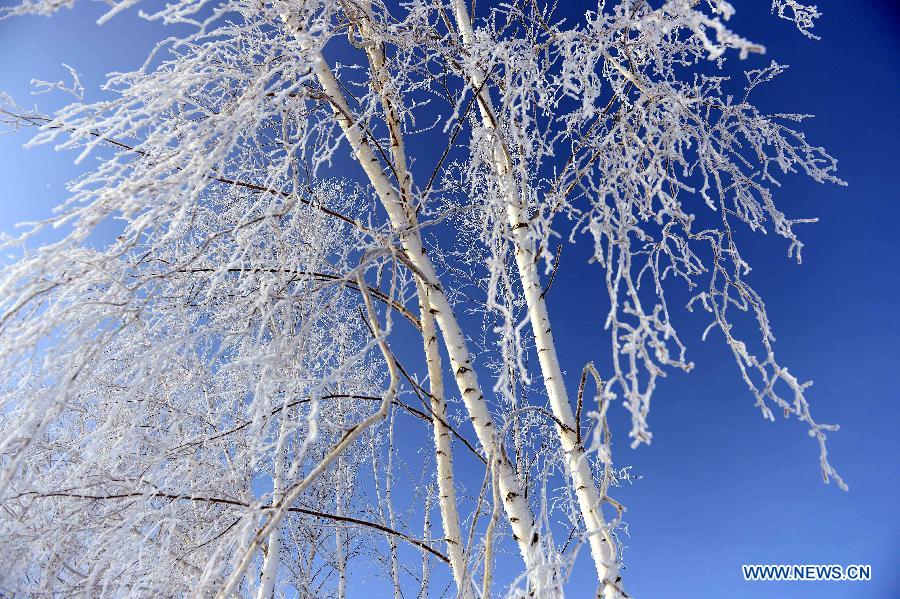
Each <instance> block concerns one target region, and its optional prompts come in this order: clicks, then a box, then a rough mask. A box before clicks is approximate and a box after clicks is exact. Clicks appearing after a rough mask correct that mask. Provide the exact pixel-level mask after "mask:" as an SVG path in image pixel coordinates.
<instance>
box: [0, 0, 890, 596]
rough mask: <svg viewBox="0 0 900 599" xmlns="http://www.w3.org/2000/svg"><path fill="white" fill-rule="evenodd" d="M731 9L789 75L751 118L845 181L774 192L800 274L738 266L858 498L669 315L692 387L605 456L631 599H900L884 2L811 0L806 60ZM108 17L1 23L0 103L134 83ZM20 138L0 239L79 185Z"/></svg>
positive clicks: (581, 277) (776, 249) (694, 318)
mask: <svg viewBox="0 0 900 599" xmlns="http://www.w3.org/2000/svg"><path fill="white" fill-rule="evenodd" d="M733 4H735V6H736V8H737V9H738V12H737V15H736V17H735V19H734V22H733V26H734V28H735V29H736V30H738V31H739V32H740V33H742V34H744V35H745V36H747V37H749V38H750V39H753V40H754V41H759V42H761V43H763V44H765V45H766V46H767V47H768V49H769V56H766V57H762V58H751V59H750V61H749V63H748V65H747V66H758V65H761V64H766V63H767V62H768V60H769V59H770V58H776V59H778V61H779V62H783V63H787V64H789V65H791V69H790V70H789V71H788V72H787V73H786V74H785V75H783V76H782V77H781V78H779V79H778V80H776V82H774V83H773V84H770V85H768V86H767V87H765V89H763V90H761V91H762V95H761V96H760V98H761V103H762V104H763V107H764V108H765V109H768V110H771V111H784V112H809V113H813V114H815V115H817V118H816V119H815V120H813V121H808V122H807V123H806V125H805V126H804V130H805V131H806V132H807V134H808V136H809V138H810V139H811V140H812V141H813V142H814V143H815V144H820V145H823V146H825V147H826V148H828V150H829V151H830V152H831V153H832V154H833V155H834V156H836V157H837V158H838V160H839V161H840V162H839V169H840V172H839V174H840V176H841V177H842V178H844V179H845V180H846V181H848V183H849V187H846V188H839V187H836V186H822V185H818V184H815V183H813V182H811V181H809V180H808V179H804V178H803V177H799V176H798V177H795V178H786V179H785V180H784V185H783V187H782V188H781V189H780V190H779V192H778V193H777V195H776V202H777V203H778V204H779V205H780V207H781V208H782V209H783V210H785V211H786V212H787V213H788V214H790V215H793V216H817V217H819V218H820V222H819V223H818V224H815V225H807V226H804V227H803V228H802V230H801V233H802V238H803V240H804V242H805V243H806V248H805V250H804V261H803V264H802V265H797V264H796V263H794V262H792V261H790V260H788V259H787V258H786V255H785V254H786V247H785V244H784V243H783V241H782V240H781V239H779V238H773V237H767V238H761V237H756V238H753V239H751V243H750V245H749V246H748V255H749V258H750V262H751V263H752V264H755V265H756V268H755V269H754V271H753V273H752V275H751V278H750V280H751V282H752V284H753V285H754V286H756V288H757V289H758V290H759V291H760V292H761V293H762V295H763V296H764V297H765V298H767V300H768V307H769V315H770V317H771V319H772V322H773V326H774V330H775V334H776V336H777V339H778V341H777V344H776V351H777V352H778V354H779V355H780V356H781V359H782V360H783V362H784V363H786V364H787V365H788V366H789V368H790V369H791V371H792V372H793V373H795V374H796V375H797V376H799V377H800V378H801V379H813V380H814V381H815V385H814V386H813V387H812V389H810V394H809V398H810V401H811V403H812V405H813V412H814V415H815V416H816V417H817V419H818V420H820V421H822V422H837V423H840V424H841V426H842V430H841V431H840V432H839V433H836V434H833V435H832V436H831V439H830V452H831V457H832V460H833V464H834V465H835V466H836V467H837V468H838V469H839V470H840V471H841V473H842V475H843V476H844V478H845V480H846V481H847V482H848V483H849V485H850V487H851V489H850V492H849V493H842V492H840V491H839V490H838V489H837V488H836V486H835V485H828V486H826V485H823V484H822V481H821V477H820V475H819V470H818V465H817V456H818V453H817V448H816V445H815V443H814V442H813V441H812V440H811V439H810V438H809V437H808V436H807V435H806V434H805V429H804V427H803V426H802V425H801V424H799V423H797V422H796V421H794V420H787V421H784V420H779V421H777V422H775V423H769V422H766V421H764V420H763V419H762V418H761V417H760V415H759V412H758V410H757V409H756V408H754V407H753V400H752V398H751V397H750V394H749V392H748V391H747V389H746V388H745V387H744V385H743V383H742V382H741V381H740V379H739V377H738V372H737V367H736V365H735V364H734V361H733V359H732V357H731V355H730V352H728V351H727V350H726V349H725V346H724V344H723V343H722V339H721V336H720V335H715V334H713V335H711V336H710V338H709V339H708V340H707V341H706V342H705V343H704V342H701V341H700V339H699V337H700V333H701V331H702V329H703V327H704V325H705V321H704V320H703V318H702V315H689V314H687V313H686V312H680V313H677V314H676V316H675V323H676V324H678V325H680V326H681V329H682V339H683V340H684V341H685V342H686V343H687V344H688V346H689V350H690V354H689V357H690V359H692V360H693V361H694V362H695V364H696V368H695V371H694V372H693V373H691V374H689V375H679V374H672V375H671V376H669V377H668V378H667V379H666V380H664V381H662V383H661V385H660V387H659V389H658V391H657V393H656V395H655V399H654V403H653V409H652V412H651V426H652V429H653V432H654V442H653V445H652V446H650V447H642V448H641V449H639V450H635V451H631V450H629V449H627V447H626V444H625V443H624V442H621V443H619V444H618V445H617V447H616V450H617V453H616V458H617V461H618V462H619V463H620V464H622V465H624V464H631V465H633V467H634V471H635V473H637V474H639V475H641V476H642V477H643V478H642V479H641V480H640V481H639V482H637V483H636V484H635V485H634V486H633V487H631V488H627V489H622V490H620V491H619V493H618V495H617V498H618V499H620V500H621V501H622V502H623V503H625V504H626V505H627V506H628V508H629V511H628V518H627V519H628V521H629V524H630V532H631V536H630V538H629V539H628V545H629V548H628V549H627V551H626V554H625V555H626V565H627V569H626V571H625V576H626V580H627V584H628V589H629V590H630V591H631V592H632V593H633V594H634V595H636V596H637V597H639V598H647V597H651V598H656V597H665V598H669V597H673V598H678V597H688V598H703V597H710V598H720V597H734V598H740V597H746V598H751V597H753V598H756V597H817V598H818V597H822V598H825V597H828V598H838V597H844V598H869V597H871V598H885V599H887V598H891V597H900V509H898V505H900V467H898V457H900V451H898V449H900V440H898V439H900V430H898V425H900V417H898V416H900V406H898V403H897V392H898V391H900V352H898V350H900V317H898V310H897V307H898V304H900V302H898V295H900V277H898V259H900V252H898V246H900V244H898V232H897V227H898V222H900V203H898V202H897V198H896V195H897V189H898V183H900V177H898V172H900V161H898V158H900V156H898V150H897V147H898V137H900V117H898V105H900V102H898V100H900V37H898V35H897V33H896V32H897V30H898V26H900V10H898V9H897V8H894V7H892V3H890V2H875V1H869V2H851V1H848V0H842V1H834V0H822V1H820V2H819V7H820V9H821V10H822V12H823V13H824V16H823V17H822V19H821V20H820V21H819V23H818V25H817V27H816V32H817V33H818V34H819V35H821V36H822V41H820V42H812V41H810V40H807V39H806V38H804V37H802V36H801V35H799V34H798V33H796V32H795V31H794V30H793V28H792V27H791V26H790V24H788V23H786V22H782V21H778V20H776V19H774V18H772V17H771V16H770V15H769V12H768V2H763V1H761V0H759V1H750V0H733ZM582 5H583V3H577V2H573V3H571V6H570V7H569V9H568V10H578V7H579V6H582ZM102 10H103V6H102V5H99V4H95V3H83V4H82V5H81V6H80V7H79V8H78V9H76V10H75V11H63V12H62V13H61V14H59V15H58V16H57V17H55V18H53V19H44V18H37V17H29V18H22V19H16V20H12V21H5V22H0V56H2V57H3V59H2V60H0V91H6V92H9V93H11V94H13V95H14V97H15V98H16V99H17V100H18V101H19V102H20V103H22V104H27V103H28V102H29V101H33V102H36V103H38V105H39V106H42V107H44V108H48V107H52V106H53V105H54V102H52V101H49V102H45V101H44V98H42V97H37V98H34V99H33V100H32V99H30V98H29V96H28V82H29V80H30V79H31V78H33V77H36V78H41V79H46V80H51V81H52V80H57V79H61V78H64V77H65V76H66V71H65V69H63V68H62V67H61V63H63V62H65V63H67V64H70V65H71V66H73V67H76V68H77V69H78V70H79V71H81V72H82V74H83V75H84V81H85V83H86V85H87V87H88V89H89V91H90V90H91V89H92V88H93V89H94V90H96V88H97V86H98V85H99V84H100V83H101V82H102V81H103V74H104V73H106V72H108V71H111V70H128V69H132V68H135V67H137V66H138V65H139V64H140V62H141V61H142V60H143V58H144V57H145V56H146V53H147V50H148V49H149V48H150V46H151V44H152V41H153V35H154V34H153V31H154V29H153V28H151V27H150V26H148V25H146V24H144V23H142V22H140V21H138V20H136V19H134V18H131V17H128V16H123V17H119V18H116V19H114V20H113V21H111V22H110V23H109V24H107V25H105V26H103V27H102V28H97V27H96V26H95V25H94V24H93V20H94V19H95V18H96V17H97V16H98V15H99V14H100V13H101V12H102ZM754 61H755V62H754ZM739 66H744V65H739ZM26 140H27V136H25V135H17V136H3V137H0V165H2V167H0V231H11V230H12V226H13V224H14V223H15V222H18V221H21V220H26V219H34V218H40V217H42V216H45V215H46V214H47V213H48V211H49V209H50V208H51V207H52V206H53V205H55V204H57V203H59V202H61V201H62V200H63V199H65V193H64V183H65V181H67V180H68V179H70V178H72V177H73V176H74V175H76V174H77V173H78V172H80V168H79V167H75V166H74V165H73V164H72V160H73V158H74V156H72V155H66V154H57V153H53V152H52V151H50V149H49V148H46V147H42V148H38V149H35V150H30V151H27V152H26V151H23V150H22V149H21V146H22V144H23V143H24V142H25V141H26ZM585 257H586V256H585V255H584V252H583V251H582V250H580V249H578V248H573V247H566V248H565V251H564V253H563V260H562V262H561V265H560V273H559V276H558V278H557V281H556V283H555V284H554V287H553V290H552V292H551V293H550V294H549V302H550V309H551V314H552V315H553V319H554V329H555V333H556V335H557V340H558V342H559V345H560V359H561V361H562V363H563V364H564V369H566V370H567V371H568V374H569V376H570V377H571V380H570V381H569V386H570V387H573V388H574V387H575V386H576V385H577V373H578V372H579V371H580V367H581V365H583V364H584V363H585V362H587V361H588V360H594V361H595V362H596V363H598V364H602V363H604V360H607V359H608V358H607V351H608V349H607V348H608V343H607V342H606V341H605V336H603V332H602V324H603V317H604V315H605V310H604V309H603V307H602V306H603V304H605V301H604V300H603V299H602V298H603V295H604V292H603V291H602V289H601V286H600V283H601V280H600V278H599V275H598V274H597V271H596V270H590V271H588V270H586V267H584V266H583V265H582V264H583V262H584V260H583V258H585ZM586 278H587V283H585V280H586ZM585 286H587V287H588V289H585ZM586 292H587V293H586ZM594 297H596V298H598V299H597V300H594V299H592V298H594ZM616 414H617V416H616V417H615V418H614V419H613V422H612V426H613V429H614V431H615V430H626V429H627V422H626V420H625V416H624V414H623V411H622V410H618V411H617V412H616ZM622 436H624V435H622ZM479 479H480V475H479ZM742 563H825V564H831V563H837V564H849V563H854V564H860V563H861V564H872V567H873V577H874V580H873V581H872V582H870V583H850V582H844V583H812V582H808V583H749V582H744V581H743V579H742V577H741V572H740V565H741V564H742ZM583 571H584V572H586V573H587V574H590V573H591V572H590V568H589V567H588V568H587V569H583ZM577 589H584V590H583V591H581V592H579V591H578V590H577ZM573 591H574V592H573V595H572V596H574V597H577V596H580V595H581V593H582V592H583V593H584V595H583V596H590V593H591V592H592V591H593V582H589V581H587V579H586V580H585V581H584V584H583V585H580V584H579V582H578V581H577V580H576V581H574V584H573ZM368 596H369V597H372V596H373V595H372V594H371V592H369V593H368Z"/></svg>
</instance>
